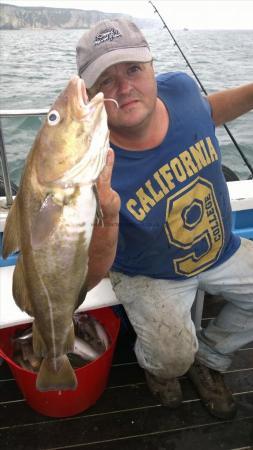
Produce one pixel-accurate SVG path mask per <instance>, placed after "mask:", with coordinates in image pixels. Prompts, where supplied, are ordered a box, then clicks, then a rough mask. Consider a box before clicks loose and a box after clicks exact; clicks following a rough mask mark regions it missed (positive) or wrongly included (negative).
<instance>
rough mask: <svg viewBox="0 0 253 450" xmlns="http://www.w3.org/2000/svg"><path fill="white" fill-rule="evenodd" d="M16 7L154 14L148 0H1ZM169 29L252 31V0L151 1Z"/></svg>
mask: <svg viewBox="0 0 253 450" xmlns="http://www.w3.org/2000/svg"><path fill="white" fill-rule="evenodd" d="M1 3H8V4H13V5H14V4H15V5H17V6H50V7H55V8H76V9H84V10H89V9H93V10H94V9H95V10H99V11H104V12H120V13H125V14H130V15H132V16H134V17H148V18H152V17H154V10H153V8H152V6H151V5H150V3H149V2H148V0H147V1H146V0H139V1H138V0H128V1H121V0H113V1H108V0H101V1H97V0H93V1H86V0H9V1H8V0H0V4H1ZM153 3H154V4H155V6H156V7H157V9H158V10H159V12H160V14H161V15H162V17H163V18H164V20H165V21H166V23H167V25H168V26H169V27H171V28H172V29H178V28H179V29H182V28H189V29H250V30H253V0H177V1H175V0H153Z"/></svg>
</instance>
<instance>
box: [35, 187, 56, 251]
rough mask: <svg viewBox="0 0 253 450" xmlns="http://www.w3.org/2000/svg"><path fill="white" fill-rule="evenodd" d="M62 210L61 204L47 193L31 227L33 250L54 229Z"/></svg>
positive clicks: (38, 246) (41, 243)
mask: <svg viewBox="0 0 253 450" xmlns="http://www.w3.org/2000/svg"><path fill="white" fill-rule="evenodd" d="M62 210H63V205H61V204H58V203H57V202H55V201H54V199H53V196H52V195H51V194H50V195H47V197H46V198H45V200H44V202H43V203H42V205H41V208H40V210H39V212H38V214H37V215H36V217H35V219H34V221H33V223H32V227H31V244H32V248H33V249H34V250H36V249H39V248H40V247H41V246H42V245H43V243H44V241H45V240H46V239H47V238H48V237H49V236H50V234H51V233H52V232H53V231H54V230H55V228H56V226H57V224H58V222H59V220H60V217H61V214H62Z"/></svg>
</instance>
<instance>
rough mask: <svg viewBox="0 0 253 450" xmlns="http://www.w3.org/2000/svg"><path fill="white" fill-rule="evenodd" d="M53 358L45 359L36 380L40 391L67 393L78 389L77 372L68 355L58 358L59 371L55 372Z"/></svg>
mask: <svg viewBox="0 0 253 450" xmlns="http://www.w3.org/2000/svg"><path fill="white" fill-rule="evenodd" d="M54 366H55V361H54V359H53V358H51V359H46V358H45V359H44V360H43V361H42V364H41V366H40V370H39V373H38V376H37V379H36V388H37V389H38V391H41V392H44V391H66V390H75V389H76V388H77V379H76V375H75V372H74V370H73V368H72V366H71V364H70V362H69V359H68V357H67V356H66V355H62V356H60V357H58V358H57V367H58V370H55V368H54Z"/></svg>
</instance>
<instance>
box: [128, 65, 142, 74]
mask: <svg viewBox="0 0 253 450" xmlns="http://www.w3.org/2000/svg"><path fill="white" fill-rule="evenodd" d="M140 70H141V67H140V66H138V65H136V64H135V65H133V66H131V67H129V68H128V73H130V74H131V73H136V72H139V71H140Z"/></svg>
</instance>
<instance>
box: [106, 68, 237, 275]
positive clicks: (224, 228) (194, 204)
mask: <svg viewBox="0 0 253 450" xmlns="http://www.w3.org/2000/svg"><path fill="white" fill-rule="evenodd" d="M157 85H158V96H159V98H160V99H161V100H162V101H163V103H164V104H165V105H166V107H167V109H168V114H169V119H170V124H169V130H168V133H167V135H166V136H165V139H164V140H163V142H162V143H161V145H159V146H157V147H155V148H152V149H147V150H145V151H138V150H137V151H129V150H124V149H121V148H119V147H117V146H115V145H112V148H113V149H114V151H115V167H114V171H113V177H112V186H113V188H114V189H115V190H116V191H117V192H118V193H119V195H120V197H121V210H120V231H119V241H118V247H117V254H116V258H115V261H114V264H113V268H112V269H113V270H116V271H120V272H123V273H125V274H128V275H132V276H134V275H146V276H150V277H154V278H164V279H182V280H183V279H186V278H188V277H191V276H194V275H197V274H198V273H200V272H202V271H204V270H207V269H209V268H210V267H214V266H217V265H218V264H221V263H222V262H224V261H226V260H227V259H228V258H229V257H230V256H231V255H232V254H233V253H234V252H235V251H236V250H237V248H238V247H239V245H240V239H239V238H238V237H237V236H235V235H233V234H232V232H231V207H230V200H229V194H228V189H227V185H226V182H225V178H224V175H223V173H222V167H221V154H220V148H219V144H218V141H217V139H216V136H215V127H214V123H213V120H212V117H211V110H210V105H209V102H208V101H207V99H205V98H203V97H202V95H201V93H200V90H199V88H198V86H197V85H196V83H195V81H194V80H193V79H192V78H191V77H189V76H188V75H186V74H184V73H181V72H175V73H167V74H162V75H159V76H158V77H157Z"/></svg>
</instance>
